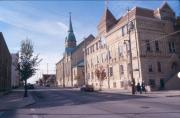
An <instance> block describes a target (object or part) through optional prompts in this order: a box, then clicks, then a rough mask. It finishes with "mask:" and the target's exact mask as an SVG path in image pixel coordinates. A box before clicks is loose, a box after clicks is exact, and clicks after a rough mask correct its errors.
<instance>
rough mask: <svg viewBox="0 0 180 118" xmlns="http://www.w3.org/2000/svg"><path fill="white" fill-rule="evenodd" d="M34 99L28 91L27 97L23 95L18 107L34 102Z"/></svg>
mask: <svg viewBox="0 0 180 118" xmlns="http://www.w3.org/2000/svg"><path fill="white" fill-rule="evenodd" d="M35 102H36V101H35V99H34V98H33V96H32V94H31V93H29V94H28V97H24V98H23V100H22V102H21V103H22V104H21V105H20V106H19V107H20V108H22V107H27V106H29V105H32V104H35Z"/></svg>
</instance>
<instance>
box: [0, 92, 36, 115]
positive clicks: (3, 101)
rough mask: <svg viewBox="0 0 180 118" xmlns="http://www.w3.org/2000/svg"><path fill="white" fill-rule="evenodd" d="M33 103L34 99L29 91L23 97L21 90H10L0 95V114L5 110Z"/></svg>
mask: <svg viewBox="0 0 180 118" xmlns="http://www.w3.org/2000/svg"><path fill="white" fill-rule="evenodd" d="M33 103H35V100H34V99H33V97H32V96H31V94H30V93H29V96H28V97H26V98H24V97H23V92H17V91H12V92H10V93H9V94H7V95H4V96H1V97H0V116H1V115H2V114H3V113H4V112H5V111H9V110H13V109H17V108H22V107H25V106H27V105H30V104H33Z"/></svg>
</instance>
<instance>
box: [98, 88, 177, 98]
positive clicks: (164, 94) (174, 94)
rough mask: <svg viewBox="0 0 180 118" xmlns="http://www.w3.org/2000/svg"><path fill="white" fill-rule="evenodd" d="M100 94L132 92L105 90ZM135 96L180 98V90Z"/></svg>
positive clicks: (128, 92) (152, 92) (127, 93)
mask: <svg viewBox="0 0 180 118" xmlns="http://www.w3.org/2000/svg"><path fill="white" fill-rule="evenodd" d="M100 92H102V93H116V94H118V93H119V94H126V95H132V93H131V91H130V90H123V89H104V90H102V91H100ZM135 95H140V96H148V97H180V90H163V91H151V92H146V94H145V93H142V94H140V93H136V94H135Z"/></svg>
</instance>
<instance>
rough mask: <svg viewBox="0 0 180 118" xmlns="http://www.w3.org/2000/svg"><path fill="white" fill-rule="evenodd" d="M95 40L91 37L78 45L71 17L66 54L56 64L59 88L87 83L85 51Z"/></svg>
mask: <svg viewBox="0 0 180 118" xmlns="http://www.w3.org/2000/svg"><path fill="white" fill-rule="evenodd" d="M93 39H94V36H93V35H89V36H88V37H87V38H85V39H84V40H83V41H82V42H81V43H80V44H79V45H76V37H75V35H74V32H73V27H72V22H71V16H70V20H69V30H68V35H67V37H66V38H65V52H64V55H63V58H62V59H61V60H60V61H59V62H58V63H57V64H56V79H57V83H58V85H59V86H64V87H74V86H81V85H83V84H84V83H85V81H84V80H85V79H84V76H85V75H84V52H83V50H84V49H85V46H86V45H88V44H89V43H90V42H91V41H92V40H93Z"/></svg>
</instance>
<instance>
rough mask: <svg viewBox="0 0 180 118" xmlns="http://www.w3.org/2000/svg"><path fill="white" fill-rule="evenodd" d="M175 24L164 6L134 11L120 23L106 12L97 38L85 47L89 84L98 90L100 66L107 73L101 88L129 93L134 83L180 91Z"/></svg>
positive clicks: (179, 50) (179, 43)
mask: <svg viewBox="0 0 180 118" xmlns="http://www.w3.org/2000/svg"><path fill="white" fill-rule="evenodd" d="M176 20H177V17H176V16H175V13H174V11H173V10H172V9H171V7H170V6H169V5H168V4H167V3H166V2H165V3H163V4H162V6H161V7H160V8H158V9H156V10H151V9H146V8H140V7H134V8H133V9H131V10H129V11H128V12H127V13H125V14H124V15H123V16H122V17H120V18H119V19H116V18H115V17H114V16H113V14H112V13H111V12H110V10H109V9H108V8H106V9H105V12H104V15H103V16H102V18H101V20H100V23H99V25H98V27H97V28H98V34H97V36H96V38H95V39H94V40H93V41H92V42H91V43H90V44H89V45H87V46H86V65H85V66H86V68H87V69H86V70H85V73H86V74H85V75H86V80H87V81H88V84H91V85H93V86H94V87H95V88H98V87H99V84H100V83H99V81H98V78H97V76H96V74H95V70H96V69H98V68H99V67H100V66H101V67H103V68H104V69H105V71H106V78H105V80H104V81H103V86H102V87H103V88H112V89H130V86H131V84H132V79H134V80H135V83H136V84H137V83H142V82H144V83H145V84H146V85H148V86H149V87H150V88H151V89H154V90H157V89H180V79H178V78H177V72H179V71H180V32H178V31H177V28H176V29H175V25H176V24H175V22H176ZM129 43H130V44H129ZM130 49H131V50H130ZM131 56H132V58H131ZM130 59H131V60H132V62H131V60H130Z"/></svg>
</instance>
